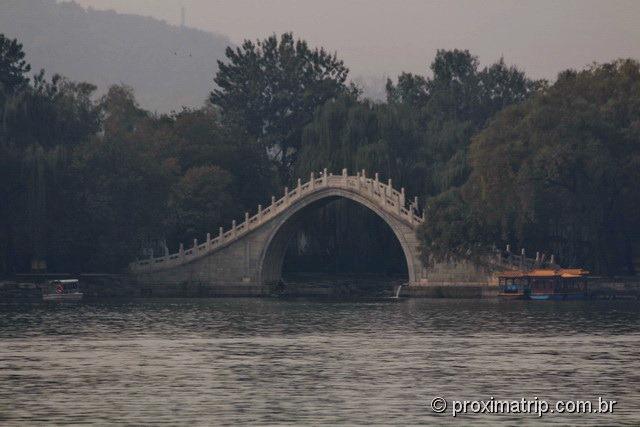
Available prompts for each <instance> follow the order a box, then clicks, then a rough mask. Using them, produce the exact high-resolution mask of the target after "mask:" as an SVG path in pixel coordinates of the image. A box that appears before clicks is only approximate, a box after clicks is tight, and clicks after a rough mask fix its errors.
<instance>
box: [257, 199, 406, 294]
mask: <svg viewBox="0 0 640 427" xmlns="http://www.w3.org/2000/svg"><path fill="white" fill-rule="evenodd" d="M345 229H347V230H348V232H347V233H344V231H345ZM355 239H359V241H354V240H355ZM403 240H404V236H403V234H402V232H401V230H398V229H397V224H396V222H394V220H393V219H392V218H391V217H390V216H389V214H388V213H386V212H384V211H381V210H380V209H377V208H376V206H375V205H373V204H371V203H370V202H369V201H368V200H366V199H364V198H362V197H359V196H358V195H357V194H350V193H349V192H335V191H328V192H326V194H318V195H316V196H315V197H313V198H312V199H311V200H304V201H302V202H301V203H299V205H298V206H294V207H293V209H291V212H290V213H289V214H288V215H286V216H285V217H283V218H281V219H280V223H279V224H278V225H277V226H276V227H275V229H274V231H273V233H272V235H271V236H270V238H269V239H268V241H267V244H266V245H265V248H264V252H263V255H262V257H261V268H260V271H261V281H262V283H264V284H277V283H282V282H283V281H284V282H285V283H287V282H289V283H291V282H294V283H300V282H303V283H306V284H310V283H311V284H320V285H328V286H332V285H339V287H342V288H344V287H345V286H346V287H351V289H354V287H355V289H356V290H357V291H358V292H360V291H363V290H365V291H366V292H376V291H380V290H382V289H386V290H390V289H392V288H393V286H394V285H395V284H400V283H405V282H408V281H410V280H412V279H413V278H412V277H411V276H412V274H411V273H412V269H411V265H410V263H411V261H413V259H412V257H411V256H412V253H411V250H410V249H409V248H408V245H407V242H405V241H403Z"/></svg>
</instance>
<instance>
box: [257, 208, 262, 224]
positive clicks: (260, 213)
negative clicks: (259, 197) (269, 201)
mask: <svg viewBox="0 0 640 427" xmlns="http://www.w3.org/2000/svg"><path fill="white" fill-rule="evenodd" d="M261 221H262V205H258V222H261Z"/></svg>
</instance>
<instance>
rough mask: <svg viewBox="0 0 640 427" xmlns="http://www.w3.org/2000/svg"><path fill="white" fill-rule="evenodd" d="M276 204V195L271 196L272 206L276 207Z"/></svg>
mask: <svg viewBox="0 0 640 427" xmlns="http://www.w3.org/2000/svg"><path fill="white" fill-rule="evenodd" d="M275 205H276V196H271V208H274V207H275Z"/></svg>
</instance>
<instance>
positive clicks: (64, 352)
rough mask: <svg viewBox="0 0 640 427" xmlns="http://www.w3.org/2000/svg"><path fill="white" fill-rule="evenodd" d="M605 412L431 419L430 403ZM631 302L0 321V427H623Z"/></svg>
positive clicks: (134, 313)
mask: <svg viewBox="0 0 640 427" xmlns="http://www.w3.org/2000/svg"><path fill="white" fill-rule="evenodd" d="M436 396H441V397H444V398H446V399H448V400H450V399H459V400H463V399H468V400H487V399H490V397H491V396H494V397H495V398H496V399H518V400H519V399H521V398H523V397H524V398H526V399H533V398H534V397H535V396H538V397H539V398H540V399H547V400H549V401H552V402H555V400H568V399H584V400H586V399H588V400H596V399H597V397H598V396H602V397H603V398H606V399H614V400H617V401H618V403H617V405H616V406H615V410H614V412H613V413H612V414H589V415H583V414H579V415H578V414H573V415H567V414H562V415H559V414H553V415H551V414H547V415H544V416H543V417H542V418H538V417H537V416H536V415H519V416H514V415H487V414H474V415H466V416H464V417H462V418H453V417H452V416H451V413H450V411H449V410H447V412H446V413H445V414H441V415H438V414H434V413H433V412H432V411H431V408H430V402H431V400H432V399H433V398H434V397H436ZM638 421H640V312H639V305H638V304H637V303H636V302H626V303H625V302H585V303H549V302H540V303H526V302H523V303H505V302H498V301H482V300H466V301H462V300H406V301H402V302H399V303H363V302H360V303H357V302H342V303H340V302H336V303H333V302H322V301H279V300H257V299H242V300H240V299H219V300H159V301H137V302H129V303H110V304H85V305H81V306H79V307H72V308H62V307H60V308H48V309H47V308H34V309H29V310H15V309H12V310H7V309H3V311H0V424H2V425H25V424H36V425H44V424H68V423H81V424H92V423H95V424H107V423H122V424H158V423H167V424H194V425H203V424H204V425H220V424H286V423H291V424H302V423H310V424H342V423H344V424H364V423H373V424H398V425H407V424H418V423H430V424H446V423H463V424H468V423H470V422H475V423H481V424H485V425H495V424H496V423H497V422H504V423H506V424H514V423H516V424H538V423H557V424H562V425H566V424H600V425H601V424H625V423H627V424H630V423H634V422H635V423H637V422H638Z"/></svg>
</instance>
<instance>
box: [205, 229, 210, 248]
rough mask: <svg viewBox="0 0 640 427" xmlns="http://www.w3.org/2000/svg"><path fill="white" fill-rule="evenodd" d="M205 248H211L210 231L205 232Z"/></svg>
mask: <svg viewBox="0 0 640 427" xmlns="http://www.w3.org/2000/svg"><path fill="white" fill-rule="evenodd" d="M206 248H207V250H209V248H211V233H207V246H206Z"/></svg>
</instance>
